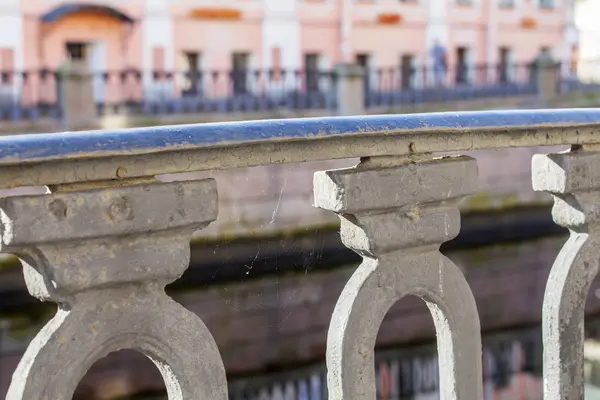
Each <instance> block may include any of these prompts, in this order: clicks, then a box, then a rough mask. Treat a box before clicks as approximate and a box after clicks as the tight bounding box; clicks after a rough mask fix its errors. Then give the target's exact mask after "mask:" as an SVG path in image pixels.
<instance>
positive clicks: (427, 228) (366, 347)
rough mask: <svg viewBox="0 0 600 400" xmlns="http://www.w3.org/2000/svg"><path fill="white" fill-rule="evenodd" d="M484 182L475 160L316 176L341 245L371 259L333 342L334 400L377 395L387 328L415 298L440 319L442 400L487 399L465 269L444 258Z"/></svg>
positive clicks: (336, 322) (338, 317)
mask: <svg viewBox="0 0 600 400" xmlns="http://www.w3.org/2000/svg"><path fill="white" fill-rule="evenodd" d="M381 164H385V165H383V166H382V165H381ZM389 164H391V165H389ZM394 164H395V165H394ZM476 184H477V162H476V161H475V160H474V159H472V158H469V157H447V158H442V159H435V160H427V161H420V162H414V163H411V162H406V160H403V159H401V158H399V159H395V160H393V159H392V160H389V159H386V160H384V161H383V162H381V163H378V162H377V161H376V160H369V162H366V163H364V164H363V163H361V164H359V165H358V166H356V167H353V168H345V169H338V170H332V171H321V172H318V173H317V174H315V177H314V191H315V206H317V207H321V208H324V209H327V210H330V211H334V212H335V213H336V214H338V215H339V216H340V220H341V229H340V235H341V237H342V242H343V243H344V245H346V246H347V247H349V248H350V249H352V250H354V251H355V252H356V253H358V254H360V255H361V256H362V257H363V262H362V263H361V264H360V266H359V267H358V268H357V269H356V271H355V272H354V274H352V277H351V278H350V279H349V281H348V283H347V284H346V286H345V287H344V289H343V291H342V294H341V295H340V298H339V300H338V302H337V304H336V306H335V309H334V311H333V316H332V319H331V325H330V327H329V331H328V334H327V386H328V390H329V396H330V398H332V399H340V400H341V399H348V400H351V399H358V400H370V399H373V398H375V397H376V382H375V375H374V370H373V367H372V366H373V363H374V352H373V349H374V347H375V340H376V337H377V334H378V332H379V327H380V326H381V323H382V321H383V318H384V317H385V315H386V314H387V312H388V310H389V309H390V308H391V307H392V306H393V305H394V304H395V303H396V302H397V301H399V300H401V299H402V298H404V297H405V296H408V295H414V296H418V297H420V298H421V299H422V300H423V301H424V302H426V303H427V306H428V308H429V310H430V311H431V315H432V317H433V322H434V325H435V329H436V332H437V338H438V354H439V363H440V368H439V374H440V378H439V379H440V396H441V398H442V399H448V400H450V399H454V400H458V399H479V398H481V397H482V394H483V389H482V369H481V336H480V324H479V316H478V314H477V306H476V304H475V299H474V297H473V294H472V292H471V289H470V288H469V285H468V283H467V282H466V280H465V277H464V276H463V274H462V272H461V271H460V269H459V268H458V267H457V266H456V265H455V264H454V263H453V262H452V261H450V260H449V259H448V258H447V257H445V256H443V255H442V254H441V253H440V252H439V246H440V245H441V244H442V243H443V242H445V241H447V240H450V239H452V238H454V237H455V236H456V235H457V234H458V232H459V231H460V213H459V211H458V203H459V202H460V200H462V198H463V197H465V196H467V195H469V194H471V193H473V192H474V191H475V188H476Z"/></svg>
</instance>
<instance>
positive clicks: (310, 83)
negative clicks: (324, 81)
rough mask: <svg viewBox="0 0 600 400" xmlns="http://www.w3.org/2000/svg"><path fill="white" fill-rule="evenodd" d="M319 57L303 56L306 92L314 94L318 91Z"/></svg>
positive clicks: (316, 54) (315, 54) (312, 55)
mask: <svg viewBox="0 0 600 400" xmlns="http://www.w3.org/2000/svg"><path fill="white" fill-rule="evenodd" d="M320 59H321V55H320V54H318V53H308V54H305V55H304V67H305V72H306V91H307V92H316V91H318V90H319V64H320V62H319V61H320Z"/></svg>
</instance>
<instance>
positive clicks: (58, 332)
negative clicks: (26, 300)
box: [0, 180, 227, 400]
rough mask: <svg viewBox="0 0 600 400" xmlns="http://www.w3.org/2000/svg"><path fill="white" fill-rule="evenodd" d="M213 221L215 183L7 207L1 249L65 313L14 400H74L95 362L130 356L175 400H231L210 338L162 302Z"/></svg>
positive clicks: (101, 192)
mask: <svg viewBox="0 0 600 400" xmlns="http://www.w3.org/2000/svg"><path fill="white" fill-rule="evenodd" d="M216 218H217V190H216V184H215V182H214V181H213V180H204V181H191V182H173V183H156V184H148V185H136V186H125V187H111V188H105V189H95V190H86V191H73V192H64V193H54V194H48V195H40V196H23V197H12V198H5V199H1V200H0V228H1V229H0V243H1V246H2V248H1V250H2V251H3V252H11V253H14V254H16V255H18V256H19V257H20V258H21V260H22V262H23V265H24V271H25V279H26V281H27V286H28V288H29V291H30V293H31V294H32V295H34V296H36V297H39V298H41V299H44V300H51V301H54V302H57V303H59V310H58V313H57V314H56V316H55V317H54V318H53V319H52V320H51V321H50V322H49V323H48V324H47V325H46V326H45V327H44V328H43V329H42V331H41V332H40V333H39V334H38V335H37V336H36V337H35V338H34V340H33V341H32V342H31V344H30V346H29V347H28V349H27V351H26V353H25V355H24V356H23V359H22V360H21V363H20V364H19V366H18V368H17V371H16V372H15V374H14V379H13V382H12V384H11V387H10V389H9V392H8V398H10V399H14V400H21V399H22V400H69V399H71V397H72V395H73V392H74V390H75V388H76V386H77V384H78V383H79V381H80V379H81V378H82V377H83V375H84V374H85V372H86V371H87V370H88V369H89V368H90V367H91V365H92V363H93V362H95V361H96V360H97V359H99V358H102V357H104V356H106V355H108V354H109V353H110V352H113V351H116V350H120V349H123V348H130V349H135V350H139V351H141V352H143V353H144V354H146V355H147V356H148V357H149V358H151V359H152V360H153V361H154V363H155V364H156V366H157V367H158V369H159V370H160V372H161V373H162V375H163V378H164V379H165V384H166V387H167V392H168V394H169V398H170V399H182V400H183V399H204V398H206V399H215V400H225V399H226V398H227V381H226V377H225V369H224V367H223V362H222V360H221V357H220V355H219V352H218V349H217V347H216V343H215V341H214V339H213V337H212V336H211V334H210V332H209V331H208V329H207V328H206V326H205V325H204V323H203V322H202V321H201V320H200V319H199V318H198V317H197V316H195V315H194V314H193V313H191V312H189V311H188V310H186V309H185V308H183V307H182V306H181V305H179V304H177V303H175V302H174V301H173V300H172V299H171V298H170V297H168V296H167V295H166V294H165V292H164V286H165V285H166V284H168V283H169V282H172V281H174V280H176V279H177V278H178V277H180V276H181V274H182V273H183V272H184V271H185V269H186V268H187V267H188V264H189V257H190V248H189V241H190V239H191V237H192V235H193V233H194V231H196V230H198V229H200V228H202V227H204V226H206V225H208V224H209V223H210V222H212V221H214V220H215V219H216ZM49 365H60V366H61V368H59V369H51V368H48V366H49Z"/></svg>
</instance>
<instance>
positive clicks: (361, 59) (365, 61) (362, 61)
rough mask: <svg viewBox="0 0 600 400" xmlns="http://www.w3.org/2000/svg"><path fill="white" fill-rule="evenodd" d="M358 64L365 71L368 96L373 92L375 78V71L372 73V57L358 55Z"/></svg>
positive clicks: (363, 54)
mask: <svg viewBox="0 0 600 400" xmlns="http://www.w3.org/2000/svg"><path fill="white" fill-rule="evenodd" d="M356 64H357V65H360V66H361V67H363V68H364V70H365V93H366V94H368V93H370V92H371V86H372V82H371V80H372V78H373V76H374V74H373V71H371V69H370V67H371V55H370V54H365V53H360V54H357V55H356Z"/></svg>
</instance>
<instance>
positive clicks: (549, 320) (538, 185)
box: [532, 151, 600, 400]
mask: <svg viewBox="0 0 600 400" xmlns="http://www.w3.org/2000/svg"><path fill="white" fill-rule="evenodd" d="M532 175H533V188H534V190H538V191H545V192H549V193H551V194H552V195H553V197H554V207H553V208H552V217H553V218H554V222H556V223H557V224H558V225H560V226H563V227H565V228H568V229H569V231H570V236H569V239H568V240H567V242H566V243H565V244H564V246H563V247H562V249H561V250H560V253H559V254H558V256H557V257H556V260H555V261H554V264H553V265H552V269H551V271H550V276H549V277H548V283H547V284H546V292H545V293H544V304H543V313H542V336H543V343H544V398H545V399H549V400H554V399H557V400H558V399H583V397H584V377H583V341H584V330H583V329H584V316H585V300H586V297H587V294H588V291H589V288H590V285H591V283H592V281H593V279H594V277H595V276H596V274H597V273H598V267H599V266H598V264H599V262H600V257H599V256H598V249H599V248H600V240H599V236H598V231H599V227H600V220H599V216H600V201H599V198H600V197H599V191H600V153H598V152H585V151H572V152H569V153H560V154H548V155H535V156H534V157H533V161H532Z"/></svg>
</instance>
